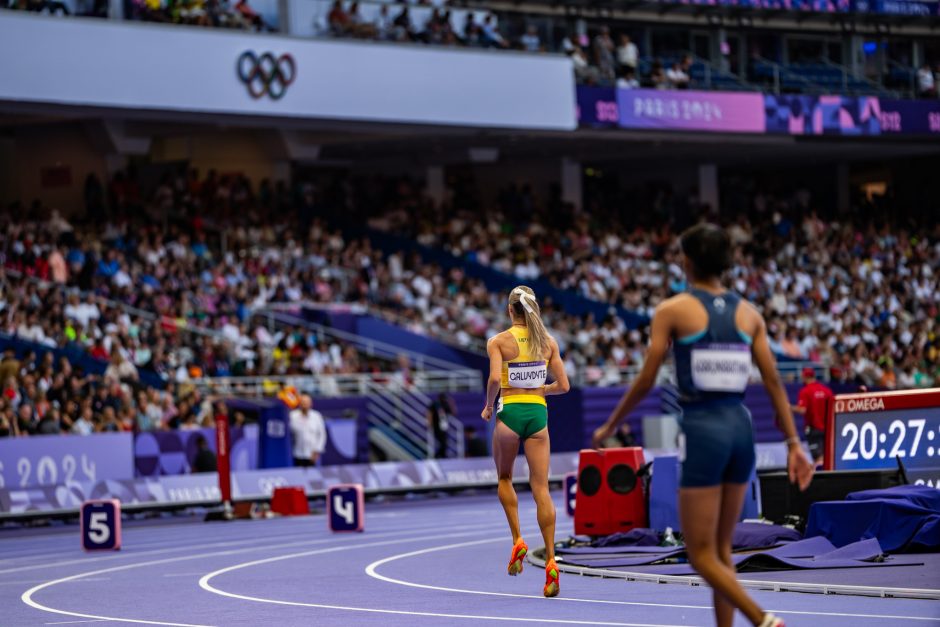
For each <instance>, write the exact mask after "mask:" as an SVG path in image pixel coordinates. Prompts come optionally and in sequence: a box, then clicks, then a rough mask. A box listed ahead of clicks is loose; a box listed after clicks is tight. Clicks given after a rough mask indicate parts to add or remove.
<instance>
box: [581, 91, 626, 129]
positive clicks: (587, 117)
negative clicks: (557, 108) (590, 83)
mask: <svg viewBox="0 0 940 627" xmlns="http://www.w3.org/2000/svg"><path fill="white" fill-rule="evenodd" d="M577 111H578V124H580V125H582V126H617V123H618V122H619V121H620V114H619V113H617V90H615V89H614V88H613V87H579V88H578V109H577Z"/></svg>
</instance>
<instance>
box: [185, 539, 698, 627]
mask: <svg viewBox="0 0 940 627" xmlns="http://www.w3.org/2000/svg"><path fill="white" fill-rule="evenodd" d="M501 527H502V526H501ZM477 531H479V532H482V531H483V530H482V529H479V528H478V529H477ZM461 535H464V536H465V535H470V534H469V533H459V534H444V535H439V536H421V537H418V538H399V539H396V540H384V541H381V542H369V543H366V544H358V545H356V546H353V547H347V549H346V550H348V549H362V548H367V547H375V546H386V545H390V544H403V543H405V542H424V541H427V540H435V539H441V538H449V537H455V536H461ZM504 540H505V539H504ZM486 541H487V542H492V541H493V540H486ZM466 544H480V542H472V543H466ZM341 550H344V549H343V548H340V547H335V548H329V549H317V550H314V551H303V552H301V553H292V554H289V555H280V556H277V557H268V558H264V559H260V560H254V561H251V562H244V563H242V564H235V565H234V566H227V567H225V568H220V569H219V570H216V571H213V572H211V573H209V574H207V575H205V576H204V577H203V578H202V579H200V580H199V587H200V588H202V589H203V590H207V591H208V592H212V593H213V594H218V595H221V596H224V597H229V598H232V599H239V600H242V601H254V602H257V603H270V604H273V605H289V606H294V607H314V608H318V609H325V610H342V611H348V612H367V613H371V614H396V615H404V616H429V617H433V618H466V619H472V620H496V621H510V622H526V623H551V624H562V625H610V626H613V627H686V626H682V625H669V624H663V623H618V622H611V621H588V620H571V619H553V618H528V617H519V616H485V615H479V614H445V613H441V612H415V611H410V610H389V609H380V608H373V607H353V606H347V605H327V604H325V603H307V602H302V601H281V600H278V599H267V598H264V597H252V596H247V595H242V594H236V593H234V592H227V591H225V590H221V589H219V588H216V587H215V586H213V585H212V584H210V583H209V582H210V581H211V580H212V579H214V578H215V577H218V576H219V575H224V574H226V573H230V572H233V571H236V570H241V569H243V568H251V567H253V566H260V565H262V564H270V563H272V562H278V561H283V560H288V559H295V558H299V557H309V556H311V555H322V554H325V553H333V552H336V551H341ZM540 598H541V597H540ZM543 601H545V599H543ZM552 601H554V599H553V600H552ZM552 601H548V602H552Z"/></svg>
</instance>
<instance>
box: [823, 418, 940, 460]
mask: <svg viewBox="0 0 940 627" xmlns="http://www.w3.org/2000/svg"><path fill="white" fill-rule="evenodd" d="M896 457H898V458H900V459H901V460H902V461H903V462H904V465H905V466H906V467H909V468H933V467H940V408H938V407H932V408H922V409H917V410H896V411H880V412H862V413H854V414H848V413H847V414H837V415H836V420H835V468H836V469H837V470H849V469H856V468H857V469H864V468H888V467H892V466H894V464H895V461H894V459H895V458H896Z"/></svg>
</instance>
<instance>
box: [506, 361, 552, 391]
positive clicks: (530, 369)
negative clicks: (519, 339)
mask: <svg viewBox="0 0 940 627" xmlns="http://www.w3.org/2000/svg"><path fill="white" fill-rule="evenodd" d="M508 366H509V368H508V370H509V377H508V378H509V387H511V388H525V389H529V390H531V389H535V388H540V387H542V386H543V385H545V380H546V379H547V378H548V364H547V363H546V362H544V361H517V362H510V363H509V364H508Z"/></svg>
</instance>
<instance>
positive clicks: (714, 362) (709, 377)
mask: <svg viewBox="0 0 940 627" xmlns="http://www.w3.org/2000/svg"><path fill="white" fill-rule="evenodd" d="M750 377H751V350H750V348H749V347H748V346H747V345H746V344H740V345H738V344H705V345H703V346H701V347H696V348H693V349H692V383H694V384H695V387H696V389H698V390H700V391H702V392H743V391H744V390H745V388H747V382H748V379H750Z"/></svg>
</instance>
